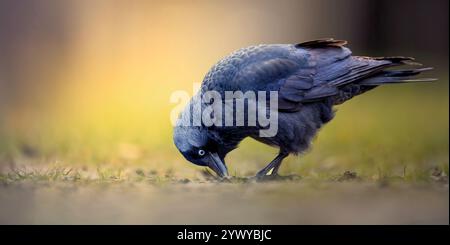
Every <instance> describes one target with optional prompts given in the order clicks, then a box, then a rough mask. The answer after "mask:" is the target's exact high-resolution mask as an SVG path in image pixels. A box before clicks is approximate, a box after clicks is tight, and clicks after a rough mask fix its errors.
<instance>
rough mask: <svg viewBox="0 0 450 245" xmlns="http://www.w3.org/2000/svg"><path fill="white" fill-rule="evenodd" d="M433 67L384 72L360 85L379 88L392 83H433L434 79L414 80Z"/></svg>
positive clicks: (363, 81)
mask: <svg viewBox="0 0 450 245" xmlns="http://www.w3.org/2000/svg"><path fill="white" fill-rule="evenodd" d="M432 69H433V68H432V67H425V68H418V69H408V70H384V71H382V72H380V73H378V74H376V75H374V76H372V77H369V78H366V79H364V80H362V81H361V82H359V83H358V85H361V86H378V85H382V84H392V83H411V82H432V81H436V79H434V78H413V77H414V76H416V75H418V74H420V73H421V72H424V71H429V70H432Z"/></svg>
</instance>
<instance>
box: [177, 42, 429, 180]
mask: <svg viewBox="0 0 450 245" xmlns="http://www.w3.org/2000/svg"><path fill="white" fill-rule="evenodd" d="M346 45H347V41H345V40H337V39H333V38H322V39H317V40H312V41H306V42H302V43H298V44H260V45H255V46H250V47H246V48H242V49H239V50H237V51H234V52H233V53H231V54H230V55H228V56H226V57H225V58H223V59H221V60H220V61H219V62H217V63H216V64H215V65H214V66H213V67H212V68H211V69H210V70H209V71H208V72H207V74H206V75H205V77H204V79H203V81H202V83H201V86H200V89H199V91H198V92H197V94H195V95H194V96H193V97H192V98H191V100H190V101H189V103H188V104H187V105H186V107H185V108H184V110H183V111H182V112H181V113H180V116H179V117H178V119H177V121H176V123H175V126H174V129H173V141H174V144H175V146H176V147H177V149H178V150H179V152H180V153H181V154H182V155H183V156H184V158H185V159H186V160H188V161H190V162H191V163H193V164H195V165H199V166H204V167H208V168H209V169H211V170H213V171H214V172H215V173H216V175H217V176H218V177H219V178H220V179H226V178H229V174H228V168H227V165H226V164H225V160H224V159H225V157H226V155H227V154H228V153H229V152H231V151H232V150H234V149H236V148H238V145H239V143H240V142H241V141H242V140H244V139H245V138H247V137H250V138H253V139H255V140H256V141H259V142H261V143H263V144H266V145H269V146H272V147H276V148H278V149H279V152H278V154H277V155H276V157H275V158H274V159H273V160H272V161H271V162H270V163H268V164H267V165H266V166H265V167H264V168H262V169H261V170H260V171H258V172H257V173H256V175H255V177H256V178H266V177H275V176H278V170H279V169H280V166H281V163H282V161H283V159H285V158H286V157H287V156H289V155H298V154H301V153H304V152H305V151H306V150H307V149H308V148H309V147H310V145H311V141H312V140H313V138H314V136H315V135H316V134H317V133H318V131H319V129H321V128H322V127H323V126H324V125H325V124H326V123H328V122H329V121H330V120H332V119H333V118H334V116H335V109H334V107H335V106H336V105H340V104H342V103H344V102H346V101H348V100H350V99H351V98H353V97H355V96H357V95H360V94H363V93H365V92H367V91H369V90H372V89H374V88H376V87H378V86H380V85H385V84H400V83H409V82H430V81H434V80H435V79H433V78H414V76H416V75H418V74H420V73H421V72H424V71H428V70H431V69H432V68H431V67H424V68H422V67H423V66H421V64H419V63H417V62H415V61H414V58H412V57H403V56H392V57H367V56H354V55H352V52H351V50H350V49H349V48H347V47H346ZM399 66H403V67H406V68H396V69H393V68H392V67H399ZM208 91H217V92H218V93H219V94H223V93H224V92H225V91H242V92H248V91H253V92H256V91H265V92H277V95H278V98H277V100H278V108H277V112H278V121H277V123H278V130H277V132H276V134H275V135H272V136H270V137H262V136H261V135H260V134H259V133H258V130H260V129H261V128H262V126H260V125H256V126H254V125H253V126H246V125H244V126H242V125H241V126H236V125H231V126H225V125H222V126H217V125H205V124H204V123H201V124H197V125H193V124H192V120H193V119H192V115H193V114H194V113H195V111H196V110H197V111H198V110H201V109H202V108H205V107H206V106H207V105H208V103H210V102H211V101H209V102H207V101H206V102H205V101H203V100H201V99H200V98H201V96H202V95H204V94H206V93H207V92H208ZM266 99H268V98H266ZM195 103H199V104H200V105H201V106H197V107H196V109H195V108H194V107H195V106H193V105H194V104H195ZM222 103H223V102H222ZM245 113H247V112H245Z"/></svg>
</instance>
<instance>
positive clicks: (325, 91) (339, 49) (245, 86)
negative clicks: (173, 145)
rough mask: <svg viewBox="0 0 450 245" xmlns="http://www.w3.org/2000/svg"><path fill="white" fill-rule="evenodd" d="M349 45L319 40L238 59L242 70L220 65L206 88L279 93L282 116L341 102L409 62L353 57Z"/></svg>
mask: <svg viewBox="0 0 450 245" xmlns="http://www.w3.org/2000/svg"><path fill="white" fill-rule="evenodd" d="M345 44H346V41H342V40H334V39H320V40H314V41H309V42H304V43H300V44H297V45H284V46H283V45H281V46H280V45H278V46H277V45H275V46H266V47H260V48H256V49H253V50H252V51H251V52H250V51H248V52H244V53H238V54H239V55H238V56H231V59H229V60H232V61H234V60H236V59H238V60H244V61H245V62H244V65H242V64H241V65H240V66H239V68H236V65H235V64H234V63H233V62H231V61H228V62H226V63H221V64H220V66H217V67H216V68H215V69H214V71H215V72H214V73H211V75H212V76H213V77H214V79H211V77H208V78H209V79H210V81H209V82H207V83H206V85H208V89H210V90H211V89H217V88H219V89H222V90H230V91H237V90H240V91H243V92H245V91H255V92H256V91H278V92H279V93H278V98H279V100H278V108H279V110H282V111H296V110H298V109H300V108H301V106H302V105H303V104H305V103H311V102H315V101H320V100H324V99H327V98H329V97H333V96H334V97H336V96H338V97H339V95H340V93H342V91H343V88H345V87H346V85H348V84H351V83H354V82H360V81H362V80H363V79H366V78H369V77H371V76H373V74H375V73H377V74H378V73H380V72H382V70H383V69H384V68H386V67H389V66H392V65H399V64H403V63H404V62H405V61H409V60H411V58H407V57H385V58H370V57H359V56H351V51H350V50H349V49H348V48H346V47H344V45H345ZM255 50H256V51H255ZM242 57H245V58H242ZM230 67H231V68H230ZM230 71H231V72H230ZM372 82H373V81H372ZM355 93H357V92H355Z"/></svg>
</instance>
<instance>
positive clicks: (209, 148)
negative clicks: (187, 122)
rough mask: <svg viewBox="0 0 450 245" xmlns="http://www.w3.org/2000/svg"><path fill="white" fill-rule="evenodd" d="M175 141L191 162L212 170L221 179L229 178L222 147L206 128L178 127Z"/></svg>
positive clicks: (174, 136)
mask: <svg viewBox="0 0 450 245" xmlns="http://www.w3.org/2000/svg"><path fill="white" fill-rule="evenodd" d="M173 140H174V143H175V146H176V147H177V148H178V150H179V151H180V152H181V154H183V156H184V157H185V158H186V159H187V160H188V161H190V162H192V163H194V164H196V165H199V166H205V167H209V168H210V169H212V170H213V171H214V172H215V173H216V174H217V175H218V176H219V177H228V170H227V167H226V165H225V163H224V155H223V154H222V153H221V151H220V149H221V145H220V143H219V142H218V140H217V137H214V133H213V132H209V131H208V130H207V129H206V128H204V127H194V126H176V127H175V128H174V134H173Z"/></svg>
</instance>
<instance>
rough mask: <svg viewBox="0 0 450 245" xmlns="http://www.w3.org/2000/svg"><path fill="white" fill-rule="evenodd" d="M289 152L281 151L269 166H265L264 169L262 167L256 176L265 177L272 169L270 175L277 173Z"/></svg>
mask: <svg viewBox="0 0 450 245" xmlns="http://www.w3.org/2000/svg"><path fill="white" fill-rule="evenodd" d="M288 155H289V153H287V152H284V151H280V153H278V155H277V156H276V157H275V159H273V160H272V161H271V162H270V163H269V164H268V165H267V166H265V167H264V168H263V169H261V170H260V171H259V172H258V173H257V174H256V177H257V178H260V177H264V176H266V175H267V173H269V171H270V170H271V169H272V173H271V174H270V175H276V174H277V172H278V169H279V168H280V165H281V162H282V161H283V159H284V158H285V157H287V156H288Z"/></svg>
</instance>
